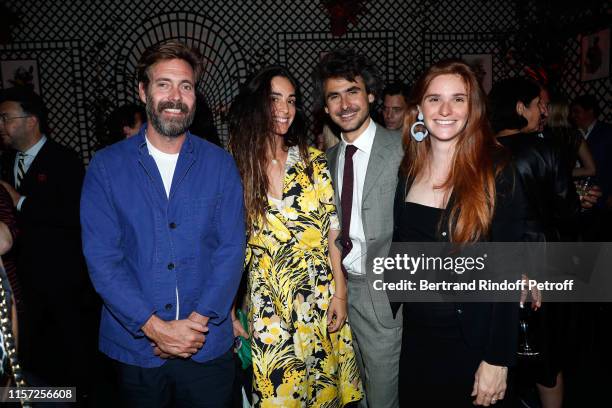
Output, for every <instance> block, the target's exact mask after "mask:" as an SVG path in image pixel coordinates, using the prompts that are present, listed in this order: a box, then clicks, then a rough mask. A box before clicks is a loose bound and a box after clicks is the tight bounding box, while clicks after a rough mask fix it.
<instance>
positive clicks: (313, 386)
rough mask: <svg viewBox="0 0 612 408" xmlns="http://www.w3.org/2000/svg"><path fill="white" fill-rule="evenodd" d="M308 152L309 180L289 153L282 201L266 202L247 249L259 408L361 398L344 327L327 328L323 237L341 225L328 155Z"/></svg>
mask: <svg viewBox="0 0 612 408" xmlns="http://www.w3.org/2000/svg"><path fill="white" fill-rule="evenodd" d="M309 155H310V160H311V162H312V165H313V175H312V179H313V182H311V181H310V179H309V177H308V175H307V173H306V171H305V165H304V162H303V161H302V160H301V159H300V156H299V150H298V148H297V147H292V148H290V149H289V154H288V157H287V164H286V165H285V177H284V185H283V197H282V200H274V199H272V198H270V201H269V208H268V211H267V212H266V220H267V222H266V223H259V224H260V225H256V228H255V231H256V232H255V233H253V234H252V236H251V238H250V240H249V242H248V246H247V265H248V271H249V279H248V282H249V286H248V294H249V320H250V322H251V324H252V336H251V346H252V351H253V374H254V377H255V378H254V384H253V403H254V405H255V406H258V407H264V408H268V407H283V408H291V407H342V406H344V405H345V404H347V403H349V402H352V401H358V400H359V399H361V398H362V391H361V381H360V379H359V371H358V368H357V364H356V361H355V353H354V350H353V346H352V339H351V331H350V327H349V325H348V323H346V324H345V325H344V326H343V327H342V328H341V329H340V330H339V331H337V332H335V333H329V332H328V331H327V308H328V305H329V303H330V301H331V297H332V295H333V293H334V281H333V277H332V273H331V267H330V262H329V252H328V233H329V229H330V227H331V228H334V229H339V225H338V217H337V214H336V207H335V205H334V192H333V188H332V184H331V178H330V174H329V171H328V169H327V163H326V160H325V155H324V154H323V153H321V152H320V151H318V150H316V149H313V148H311V149H309Z"/></svg>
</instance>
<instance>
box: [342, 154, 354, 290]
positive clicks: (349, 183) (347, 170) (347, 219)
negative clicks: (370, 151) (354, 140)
mask: <svg viewBox="0 0 612 408" xmlns="http://www.w3.org/2000/svg"><path fill="white" fill-rule="evenodd" d="M356 151H357V148H356V147H355V146H353V145H346V151H345V153H344V172H343V173H342V196H341V197H340V208H341V209H342V225H341V228H342V230H341V231H340V243H341V244H342V260H344V258H345V257H346V256H347V255H348V254H349V252H351V249H352V248H353V243H352V242H351V239H350V238H349V232H350V229H351V210H352V208H353V155H354V154H355V152H356ZM342 272H343V273H344V277H345V278H346V277H347V272H346V268H345V267H344V264H342Z"/></svg>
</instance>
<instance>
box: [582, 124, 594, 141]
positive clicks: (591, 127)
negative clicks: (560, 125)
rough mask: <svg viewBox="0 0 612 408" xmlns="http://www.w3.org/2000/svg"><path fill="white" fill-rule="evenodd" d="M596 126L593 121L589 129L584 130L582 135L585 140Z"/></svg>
mask: <svg viewBox="0 0 612 408" xmlns="http://www.w3.org/2000/svg"><path fill="white" fill-rule="evenodd" d="M596 124H597V120H594V121H593V123H591V124H590V125H589V127H588V128H587V130H586V132H583V135H584V137H585V139H586V138H587V137H589V135H590V134H591V131H592V130H593V128H594V127H595V125H596Z"/></svg>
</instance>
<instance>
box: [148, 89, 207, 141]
mask: <svg viewBox="0 0 612 408" xmlns="http://www.w3.org/2000/svg"><path fill="white" fill-rule="evenodd" d="M164 109H180V110H181V112H182V113H185V114H186V115H185V116H184V117H183V118H182V119H181V118H173V119H163V118H162V116H161V115H162V113H163V111H164ZM194 115H195V106H194V107H193V109H192V110H191V111H189V107H188V106H187V105H185V104H184V103H183V102H171V101H165V102H160V103H159V104H158V105H157V108H155V102H154V101H153V98H152V97H151V96H150V95H147V117H148V118H149V120H150V121H151V125H152V126H153V128H154V129H155V130H156V131H157V132H158V133H159V134H161V135H163V136H166V137H179V136H180V135H182V134H183V133H185V131H186V130H187V129H189V126H191V123H192V122H193V117H194Z"/></svg>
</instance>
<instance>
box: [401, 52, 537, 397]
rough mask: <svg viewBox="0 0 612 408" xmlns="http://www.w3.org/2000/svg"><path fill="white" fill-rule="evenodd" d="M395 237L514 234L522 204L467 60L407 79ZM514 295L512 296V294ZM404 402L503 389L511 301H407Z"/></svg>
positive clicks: (513, 326) (512, 341)
mask: <svg viewBox="0 0 612 408" xmlns="http://www.w3.org/2000/svg"><path fill="white" fill-rule="evenodd" d="M403 140H404V144H405V146H406V153H405V156H404V159H403V162H402V165H401V168H400V181H399V184H398V190H397V194H396V203H395V220H396V222H395V241H401V242H445V241H449V242H456V243H469V242H479V241H511V242H514V241H520V240H521V239H522V237H523V233H524V231H525V228H526V227H525V219H526V216H525V214H526V212H527V210H526V204H525V202H526V201H525V199H524V196H523V193H522V191H523V190H522V186H521V184H520V182H519V181H518V180H517V179H515V177H514V169H513V168H512V166H511V165H509V164H507V160H506V159H505V154H504V151H503V149H502V148H501V147H500V145H499V144H498V143H497V142H496V140H495V138H494V137H493V135H492V133H491V131H490V129H489V126H488V123H487V116H486V101H485V95H484V93H483V91H482V89H481V87H480V86H479V84H478V80H477V79H476V76H475V75H474V73H473V71H472V70H471V69H470V67H469V66H468V65H466V64H465V63H463V62H460V61H443V62H440V63H437V64H435V65H433V66H432V67H430V68H429V69H428V70H427V71H426V72H425V73H424V74H423V76H422V77H421V78H420V79H419V81H418V82H417V83H416V85H415V87H414V88H413V92H412V96H411V101H410V105H409V113H408V114H407V116H406V119H405V123H404V135H403ZM517 300H518V299H517ZM403 307H404V309H403V313H404V334H403V339H402V357H401V364H400V387H399V389H400V391H399V392H400V400H401V403H402V406H406V407H409V406H413V407H417V406H431V407H447V406H448V407H463V406H473V405H472V404H473V403H475V404H477V405H484V406H488V405H490V404H495V403H499V402H500V401H501V400H503V399H504V397H505V392H506V384H507V373H508V367H509V366H510V365H512V364H513V363H514V359H515V355H516V348H517V331H518V315H517V311H518V307H517V305H516V304H512V303H461V304H459V303H404V306H403Z"/></svg>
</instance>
